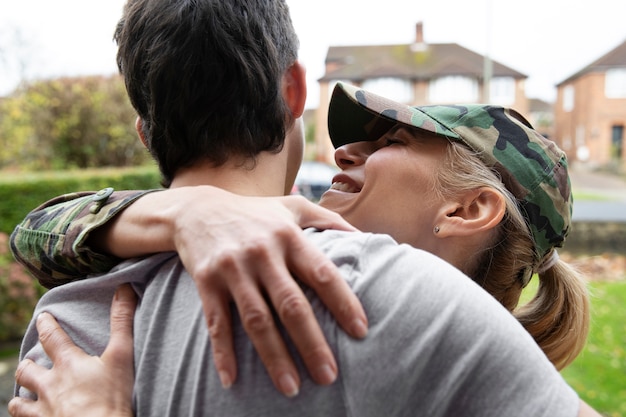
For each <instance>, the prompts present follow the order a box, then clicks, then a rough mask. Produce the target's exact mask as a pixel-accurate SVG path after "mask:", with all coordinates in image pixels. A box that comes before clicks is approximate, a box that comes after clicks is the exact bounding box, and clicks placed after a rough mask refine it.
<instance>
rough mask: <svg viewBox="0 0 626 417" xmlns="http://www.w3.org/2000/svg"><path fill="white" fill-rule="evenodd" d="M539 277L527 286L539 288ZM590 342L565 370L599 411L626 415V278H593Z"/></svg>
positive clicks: (605, 413)
mask: <svg viewBox="0 0 626 417" xmlns="http://www.w3.org/2000/svg"><path fill="white" fill-rule="evenodd" d="M536 281H537V280H536V279H533V281H532V284H533V285H532V286H531V285H529V287H530V288H528V289H527V290H528V291H529V293H530V294H532V291H534V290H536V285H537V284H536ZM589 288H590V291H591V293H592V298H591V329H590V332H589V338H588V340H587V345H586V346H585V349H584V350H583V351H582V352H581V354H580V355H579V356H578V358H576V360H575V361H574V362H573V363H572V364H571V365H570V366H568V367H567V368H565V369H564V370H563V371H562V375H563V377H564V378H565V379H566V380H567V382H568V383H569V384H570V385H571V386H572V387H573V388H574V389H575V390H576V392H578V394H579V395H580V397H581V398H582V399H583V400H585V401H586V402H587V403H588V404H589V405H591V406H592V407H593V408H595V409H596V410H597V411H598V412H600V413H601V414H603V415H605V416H610V417H626V280H621V281H615V282H603V281H598V282H591V283H590V284H589Z"/></svg>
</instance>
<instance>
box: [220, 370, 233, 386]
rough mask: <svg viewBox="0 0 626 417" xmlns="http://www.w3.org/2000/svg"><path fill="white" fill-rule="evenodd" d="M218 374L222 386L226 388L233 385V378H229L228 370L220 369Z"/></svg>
mask: <svg viewBox="0 0 626 417" xmlns="http://www.w3.org/2000/svg"><path fill="white" fill-rule="evenodd" d="M219 375H220V381H221V382H222V388H225V389H228V388H230V387H232V386H233V380H232V379H231V378H230V375H229V374H228V372H225V371H221V372H220V373H219Z"/></svg>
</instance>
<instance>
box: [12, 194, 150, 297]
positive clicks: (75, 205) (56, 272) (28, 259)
mask: <svg viewBox="0 0 626 417" xmlns="http://www.w3.org/2000/svg"><path fill="white" fill-rule="evenodd" d="M152 191H157V190H148V191H117V192H114V191H113V189H112V188H105V189H103V190H100V191H98V192H80V193H71V194H65V195H62V196H59V197H56V198H54V199H52V200H49V201H47V202H45V203H44V204H42V205H41V206H39V207H37V208H36V209H34V210H33V211H31V212H30V213H29V214H28V215H27V216H26V218H25V219H24V220H23V221H22V222H21V223H20V224H18V225H17V227H16V228H15V230H14V231H13V233H12V234H11V238H10V246H11V252H13V256H14V257H15V259H16V260H17V261H18V262H20V263H21V264H23V265H24V266H25V267H26V268H27V269H28V270H29V271H30V272H31V273H32V274H33V275H34V276H35V277H36V278H37V280H38V281H39V283H40V284H41V285H43V286H44V287H46V288H53V287H56V286H59V285H62V284H65V283H67V282H71V281H75V280H79V279H81V278H84V277H85V276H86V275H88V274H91V273H98V272H106V271H108V270H110V269H111V268H112V267H113V266H115V265H116V264H117V263H118V262H119V261H120V260H119V259H118V258H116V257H114V256H111V255H105V254H101V253H96V252H94V251H92V250H91V249H90V248H89V247H88V246H87V245H86V242H87V238H88V237H89V233H90V232H92V231H93V230H94V229H96V228H98V227H100V226H102V225H103V224H105V223H106V222H108V221H109V220H111V219H112V218H113V217H115V215H116V214H117V213H119V212H120V211H121V210H122V209H124V208H126V207H127V206H128V205H130V204H132V203H133V202H134V201H135V200H137V199H138V198H140V197H141V196H143V195H145V194H147V193H150V192H152Z"/></svg>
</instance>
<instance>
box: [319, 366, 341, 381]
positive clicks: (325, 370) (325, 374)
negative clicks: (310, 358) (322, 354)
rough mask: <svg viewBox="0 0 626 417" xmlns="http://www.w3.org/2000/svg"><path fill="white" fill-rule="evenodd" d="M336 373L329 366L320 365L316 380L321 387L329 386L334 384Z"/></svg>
mask: <svg viewBox="0 0 626 417" xmlns="http://www.w3.org/2000/svg"><path fill="white" fill-rule="evenodd" d="M335 379H337V373H336V372H335V370H334V369H333V368H332V367H331V366H330V365H322V366H320V367H319V368H317V378H316V380H317V381H318V382H319V383H320V384H322V385H329V384H332V383H333V382H335Z"/></svg>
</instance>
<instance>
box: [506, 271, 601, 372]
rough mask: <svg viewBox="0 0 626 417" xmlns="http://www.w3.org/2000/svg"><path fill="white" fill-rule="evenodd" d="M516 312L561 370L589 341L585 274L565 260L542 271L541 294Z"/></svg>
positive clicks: (540, 275)
mask: <svg viewBox="0 0 626 417" xmlns="http://www.w3.org/2000/svg"><path fill="white" fill-rule="evenodd" d="M513 315H514V316H515V317H516V318H517V319H518V320H519V321H520V323H522V325H523V326H524V328H526V330H527V331H528V332H529V333H530V334H531V335H532V337H533V338H534V339H535V340H536V341H537V344H539V346H540V347H541V349H543V351H544V352H545V354H546V356H548V358H549V359H550V361H551V362H552V363H553V364H554V366H555V367H556V368H557V369H558V370H561V369H563V368H564V367H566V366H567V365H569V364H570V363H571V362H572V361H573V360H574V359H575V358H576V356H577V355H578V354H579V353H580V351H581V350H582V349H583V347H584V345H585V340H586V338H587V334H588V332H589V298H588V291H587V286H586V283H585V281H584V279H583V277H582V276H581V275H580V274H579V273H578V271H576V270H575V269H574V268H573V267H571V266H570V265H568V264H567V263H565V262H563V261H558V262H557V263H556V264H555V265H554V266H552V267H551V268H548V269H547V270H546V271H544V272H543V273H541V274H539V287H538V289H537V294H536V295H535V296H534V298H533V299H532V300H531V301H530V302H529V303H528V304H526V305H524V306H521V307H520V308H518V309H516V310H514V311H513Z"/></svg>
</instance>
